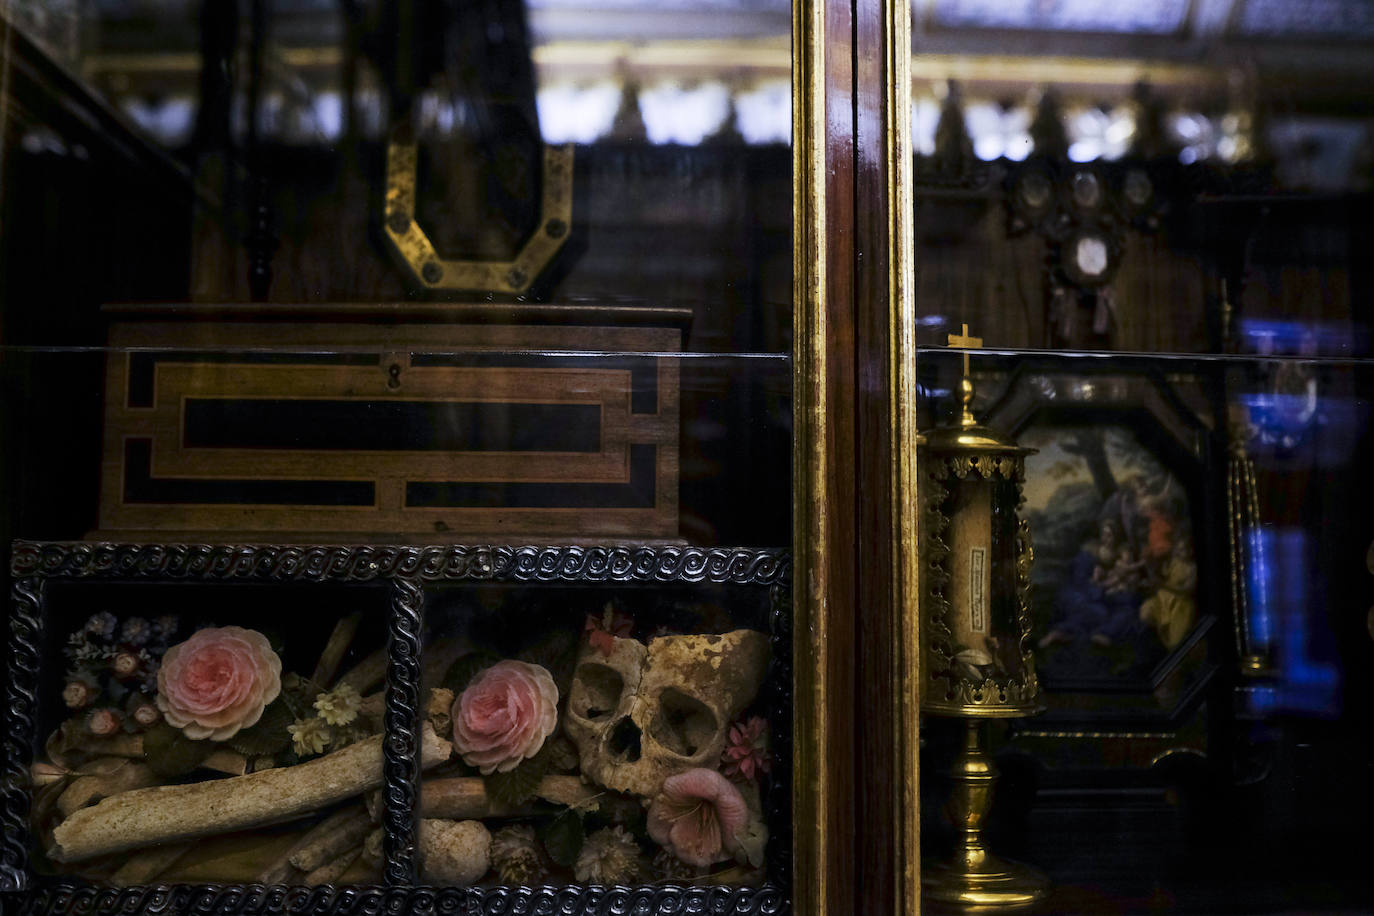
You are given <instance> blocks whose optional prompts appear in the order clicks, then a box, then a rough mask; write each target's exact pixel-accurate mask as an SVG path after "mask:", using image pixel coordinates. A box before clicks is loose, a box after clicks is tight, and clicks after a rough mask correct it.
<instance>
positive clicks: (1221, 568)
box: [984, 360, 1231, 784]
mask: <svg viewBox="0 0 1374 916" xmlns="http://www.w3.org/2000/svg"><path fill="white" fill-rule="evenodd" d="M1003 379H1004V380H1005V382H1004V386H1003V387H1002V388H1001V390H1000V393H996V394H994V395H993V398H992V400H991V403H989V405H988V406H987V408H986V412H985V414H984V416H985V417H986V422H987V425H988V426H989V427H991V428H993V429H996V430H998V431H999V432H1002V433H1004V434H1006V435H1008V436H1011V437H1013V438H1014V439H1015V441H1016V442H1017V444H1018V445H1020V446H1022V447H1025V448H1030V449H1034V450H1035V452H1034V453H1033V454H1031V455H1029V456H1028V457H1027V458H1026V483H1025V491H1024V495H1025V503H1024V505H1023V507H1022V512H1023V514H1024V517H1025V518H1026V519H1027V520H1028V522H1029V524H1030V529H1031V532H1032V536H1033V539H1034V551H1035V564H1034V567H1033V573H1032V588H1031V601H1030V605H1031V616H1032V643H1033V650H1034V652H1035V658H1036V670H1037V673H1038V674H1039V677H1040V681H1041V687H1042V693H1041V697H1042V702H1043V704H1044V706H1045V710H1044V712H1043V713H1042V714H1041V715H1039V716H1036V717H1032V718H1028V719H1023V720H1018V721H1017V722H1016V723H1015V724H1014V725H1013V726H1012V727H1011V729H1010V731H1009V734H1008V740H1009V745H1008V747H1007V748H1006V750H1007V751H1009V752H1020V753H1025V754H1028V755H1030V756H1031V757H1032V758H1033V759H1034V761H1035V762H1036V767H1037V769H1038V770H1039V772H1040V773H1041V781H1042V782H1047V783H1049V784H1054V783H1055V782H1056V781H1057V780H1059V779H1067V780H1068V781H1069V782H1070V783H1074V782H1076V781H1077V780H1078V779H1080V778H1082V777H1085V776H1086V775H1087V774H1093V779H1094V781H1101V780H1103V779H1104V778H1105V782H1106V783H1108V784H1110V783H1113V782H1119V781H1123V780H1124V782H1123V784H1130V783H1131V782H1132V781H1133V780H1134V778H1135V777H1129V776H1125V775H1124V774H1128V773H1131V772H1137V773H1138V772H1139V771H1141V770H1148V769H1151V768H1153V767H1155V766H1156V765H1158V764H1161V763H1163V762H1164V761H1166V760H1169V759H1171V758H1173V757H1175V756H1177V755H1186V756H1189V757H1191V758H1193V759H1195V760H1200V759H1203V758H1205V757H1206V756H1207V755H1208V753H1209V746H1208V745H1209V726H1210V723H1212V722H1213V721H1214V720H1215V717H1216V716H1218V715H1224V714H1225V711H1224V710H1223V709H1222V708H1220V707H1221V706H1223V705H1224V703H1219V702H1218V696H1219V694H1218V693H1217V688H1218V686H1219V684H1220V678H1219V677H1218V674H1219V672H1221V671H1222V670H1223V666H1224V665H1225V663H1226V660H1227V655H1226V653H1227V652H1228V651H1229V647H1230V642H1231V641H1230V640H1229V639H1228V635H1227V634H1228V633H1229V632H1230V627H1231V621H1230V617H1231V615H1230V612H1229V607H1228V603H1229V596H1230V588H1229V582H1230V577H1229V576H1228V575H1227V572H1226V571H1227V569H1228V566H1229V562H1230V560H1229V553H1228V551H1227V550H1226V544H1225V537H1224V535H1225V526H1224V525H1223V524H1221V523H1220V520H1221V519H1222V518H1223V517H1224V515H1223V513H1224V510H1225V499H1224V493H1225V487H1224V479H1225V478H1224V463H1222V462H1220V461H1218V460H1216V459H1217V457H1218V456H1219V455H1220V453H1221V452H1222V450H1221V449H1219V448H1218V447H1217V435H1218V430H1217V422H1216V412H1215V410H1214V408H1213V403H1212V401H1211V400H1210V395H1209V391H1210V390H1211V388H1210V387H1209V386H1210V384H1211V383H1210V380H1209V378H1208V377H1206V376H1204V375H1201V374H1198V373H1190V374H1186V375H1183V374H1171V373H1167V372H1163V371H1160V368H1159V364H1158V362H1154V363H1152V364H1141V365H1135V366H1132V365H1129V364H1123V362H1122V361H1120V360H1117V361H1113V363H1112V364H1111V366H1110V368H1108V369H1104V370H1099V371H1093V370H1089V371H1084V367H1082V366H1074V367H1073V369H1072V371H1069V370H1068V369H1067V368H1066V367H1065V366H1064V360H1057V361H1052V362H1044V363H1035V362H1032V361H1030V360H1023V361H1021V362H1020V363H1019V364H1018V365H1017V366H1016V368H1015V369H1014V370H1013V371H1011V372H1009V373H1007V374H1005V375H1004V376H1003ZM1113 774H1115V776H1113Z"/></svg>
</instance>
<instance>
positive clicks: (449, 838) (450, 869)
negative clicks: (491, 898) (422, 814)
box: [417, 818, 491, 886]
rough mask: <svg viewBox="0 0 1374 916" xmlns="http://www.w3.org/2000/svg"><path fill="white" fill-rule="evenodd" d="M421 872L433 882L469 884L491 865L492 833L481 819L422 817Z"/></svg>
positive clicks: (418, 845) (419, 849) (419, 850)
mask: <svg viewBox="0 0 1374 916" xmlns="http://www.w3.org/2000/svg"><path fill="white" fill-rule="evenodd" d="M419 833H420V837H419V839H420V842H419V843H418V844H417V852H419V854H420V876H421V877H422V878H423V879H424V880H425V881H427V882H429V883H432V884H447V885H458V886H466V885H469V884H472V883H473V882H474V881H476V880H477V879H478V878H480V877H482V876H483V875H484V874H486V873H487V869H488V868H490V867H491V834H490V833H488V832H487V828H486V827H484V826H483V825H482V824H481V822H479V821H452V820H436V819H428V818H427V819H424V820H421V821H420V831H419Z"/></svg>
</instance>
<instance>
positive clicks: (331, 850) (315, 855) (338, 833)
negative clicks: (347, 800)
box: [291, 807, 373, 872]
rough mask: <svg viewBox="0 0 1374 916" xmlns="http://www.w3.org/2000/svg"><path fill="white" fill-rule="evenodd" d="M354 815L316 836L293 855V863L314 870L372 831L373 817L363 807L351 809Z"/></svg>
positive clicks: (353, 845)
mask: <svg viewBox="0 0 1374 916" xmlns="http://www.w3.org/2000/svg"><path fill="white" fill-rule="evenodd" d="M351 810H352V811H353V816H352V817H349V818H347V819H345V820H342V821H340V822H339V823H338V824H336V825H335V826H334V828H333V829H331V830H329V831H328V832H326V833H324V834H322V835H320V836H317V837H315V838H314V839H313V840H311V841H310V842H309V843H307V844H306V845H305V846H303V847H302V848H300V849H298V850H296V852H295V853H294V854H293V855H292V856H291V864H292V865H294V866H295V867H296V868H299V869H300V870H301V871H305V872H313V871H315V870H316V869H318V868H321V867H323V866H324V865H327V864H328V863H330V862H332V861H334V860H335V859H337V858H338V857H339V856H341V855H343V854H344V853H345V852H347V851H348V850H350V849H352V848H353V847H355V846H361V844H362V842H363V840H365V839H366V838H367V835H368V834H369V833H371V832H372V828H373V823H372V818H370V817H368V815H367V811H366V810H365V809H363V808H362V807H356V808H353V809H351Z"/></svg>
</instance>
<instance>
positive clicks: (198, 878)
mask: <svg viewBox="0 0 1374 916" xmlns="http://www.w3.org/2000/svg"><path fill="white" fill-rule="evenodd" d="M296 839H297V835H296V834H294V833H283V834H274V833H264V832H262V831H257V830H255V831H249V832H247V833H235V834H229V835H227V836H217V837H208V838H206V839H203V840H197V841H196V842H195V848H193V849H192V850H191V851H190V852H188V853H187V854H186V855H185V856H184V857H183V858H181V859H179V860H177V862H176V863H175V864H174V865H173V866H172V867H171V868H169V869H167V871H165V872H163V873H162V875H161V876H160V878H159V879H158V883H159V884H203V883H207V882H208V883H214V884H219V883H230V884H251V883H253V882H254V881H256V879H257V876H258V875H259V874H261V873H262V872H263V871H264V870H266V868H267V867H268V865H269V864H270V863H272V862H274V861H276V860H278V859H280V858H281V857H282V856H283V855H284V854H285V852H286V848H287V847H288V846H290V845H291V844H292V843H293V842H294V841H295V840H296ZM82 871H83V872H84V871H85V868H84V866H83V868H82ZM275 883H278V884H299V883H300V881H299V872H295V871H293V872H291V874H290V875H289V876H288V878H287V880H285V881H279V882H275Z"/></svg>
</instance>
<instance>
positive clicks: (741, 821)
mask: <svg viewBox="0 0 1374 916" xmlns="http://www.w3.org/2000/svg"><path fill="white" fill-rule="evenodd" d="M748 821H749V808H748V806H747V805H746V804H745V803H744V796H743V795H740V792H739V789H737V788H735V784H734V783H732V782H731V781H730V780H728V779H726V778H725V777H724V776H722V775H720V774H719V773H717V772H716V771H715V770H707V769H703V768H697V769H695V770H687V771H686V772H683V773H678V774H677V775H675V776H669V777H668V778H667V779H665V780H663V788H662V789H660V790H659V793H658V795H657V796H656V797H655V798H654V800H653V802H652V803H651V804H650V805H649V821H648V828H649V836H651V837H653V840H654V842H655V843H658V844H659V845H660V846H662V847H664V848H665V849H667V850H668V851H669V852H671V853H672V854H673V855H675V856H677V857H678V858H679V859H681V860H682V861H684V862H686V863H687V864H688V865H695V866H696V867H697V868H705V867H706V866H707V865H710V864H712V863H713V862H719V861H720V860H721V859H723V858H725V857H726V856H727V855H730V854H733V852H734V850H735V849H736V848H738V846H739V838H738V835H739V834H740V833H741V832H742V831H743V830H744V828H745V826H746V824H747V823H748Z"/></svg>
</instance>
